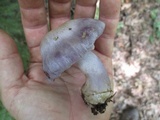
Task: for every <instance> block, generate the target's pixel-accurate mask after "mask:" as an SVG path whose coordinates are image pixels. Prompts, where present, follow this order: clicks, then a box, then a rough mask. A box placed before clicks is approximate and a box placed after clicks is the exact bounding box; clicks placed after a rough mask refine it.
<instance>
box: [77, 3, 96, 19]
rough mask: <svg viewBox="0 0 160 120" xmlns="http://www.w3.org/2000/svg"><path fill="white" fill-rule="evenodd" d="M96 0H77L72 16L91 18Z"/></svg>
mask: <svg viewBox="0 0 160 120" xmlns="http://www.w3.org/2000/svg"><path fill="white" fill-rule="evenodd" d="M96 2H97V0H77V1H76V7H75V14H74V18H93V17H94V14H95V10H96Z"/></svg>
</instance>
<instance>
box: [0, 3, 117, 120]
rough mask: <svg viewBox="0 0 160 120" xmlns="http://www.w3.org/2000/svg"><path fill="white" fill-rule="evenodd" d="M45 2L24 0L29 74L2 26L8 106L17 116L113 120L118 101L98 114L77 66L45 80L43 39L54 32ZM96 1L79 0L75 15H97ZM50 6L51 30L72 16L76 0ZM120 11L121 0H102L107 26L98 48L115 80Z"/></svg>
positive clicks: (2, 83) (0, 62) (0, 80)
mask: <svg viewBox="0 0 160 120" xmlns="http://www.w3.org/2000/svg"><path fill="white" fill-rule="evenodd" d="M43 1H44V0H37V1H33V0H27V1H26V0H19V5H20V11H21V15H22V24H23V28H24V33H25V37H26V41H27V45H28V48H29V51H30V55H31V58H30V61H31V63H30V66H29V70H28V73H27V75H26V74H24V69H23V64H22V60H21V58H20V56H19V53H18V50H17V47H16V45H15V43H14V41H13V40H12V38H11V37H9V36H8V35H7V34H6V33H5V32H3V31H2V30H0V95H1V96H0V98H1V100H2V102H3V104H4V106H5V107H6V109H7V110H8V111H9V112H10V113H11V115H12V116H13V117H14V118H15V119H16V120H108V119H109V116H110V113H111V110H112V105H111V104H112V103H110V104H109V105H108V106H107V108H106V112H105V113H104V114H100V115H97V116H94V115H93V114H92V113H91V111H90V108H88V107H87V105H86V104H85V103H84V102H83V100H82V97H81V93H80V89H81V86H82V85H83V84H84V83H85V80H86V78H85V75H84V74H83V73H82V72H81V71H80V70H79V69H77V67H74V66H73V67H71V68H70V69H68V70H67V71H66V72H64V73H63V74H62V77H61V78H58V79H57V80H56V81H55V82H54V83H53V84H48V83H47V82H45V80H44V79H45V74H44V72H43V70H42V63H41V55H40V43H41V40H42V38H43V37H44V35H45V34H46V33H47V32H48V22H47V13H46V11H45V7H44V3H43ZM95 3H96V0H92V1H89V0H88V1H86V0H77V5H76V9H75V16H74V18H85V17H86V18H92V17H93V16H94V12H95ZM62 6H63V7H62ZM49 8H50V9H49V11H50V14H49V19H50V27H51V29H55V28H57V27H58V26H59V25H61V24H62V23H64V22H65V21H68V20H69V19H70V15H69V13H70V0H50V1H49ZM62 8H63V9H62ZM119 10H120V0H114V1H113V0H101V3H100V20H101V21H103V22H105V23H106V25H107V27H106V29H105V31H104V33H103V35H102V36H101V37H100V38H99V39H98V40H97V41H96V43H95V50H94V52H95V53H96V55H97V56H98V57H99V58H100V59H101V60H102V62H103V64H104V66H105V67H106V69H107V72H108V74H109V76H110V78H111V79H112V76H113V74H112V61H111V60H112V58H111V57H112V48H113V41H114V35H115V31H116V26H117V23H118V19H119Z"/></svg>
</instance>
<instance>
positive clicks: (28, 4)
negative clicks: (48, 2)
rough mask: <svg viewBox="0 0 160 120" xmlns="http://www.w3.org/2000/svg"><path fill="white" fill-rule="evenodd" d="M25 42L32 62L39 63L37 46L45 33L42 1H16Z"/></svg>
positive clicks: (45, 18) (45, 20)
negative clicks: (18, 6)
mask: <svg viewBox="0 0 160 120" xmlns="http://www.w3.org/2000/svg"><path fill="white" fill-rule="evenodd" d="M18 1H19V5H20V11H21V18H22V24H23V28H24V33H25V37H26V41H27V44H28V47H29V50H30V53H31V60H32V61H39V60H40V59H41V58H40V52H39V45H40V42H41V40H42V38H43V36H44V35H45V34H46V33H47V31H48V28H47V15H46V11H45V3H44V0H36V1H35V0H18Z"/></svg>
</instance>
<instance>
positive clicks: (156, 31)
mask: <svg viewBox="0 0 160 120" xmlns="http://www.w3.org/2000/svg"><path fill="white" fill-rule="evenodd" d="M159 14H160V11H159V9H153V10H151V12H150V15H151V19H152V27H153V32H152V34H151V36H150V38H149V41H150V42H151V43H153V42H154V40H155V39H158V40H159V39H160V15H159Z"/></svg>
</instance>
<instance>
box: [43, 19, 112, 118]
mask: <svg viewBox="0 0 160 120" xmlns="http://www.w3.org/2000/svg"><path fill="white" fill-rule="evenodd" d="M104 29H105V24H104V23H103V22H101V21H99V20H95V19H91V18H81V19H75V20H70V21H68V22H66V23H65V24H63V25H62V26H60V27H59V28H58V29H56V30H53V31H50V32H49V33H48V34H47V35H46V36H45V37H44V40H43V41H42V43H41V55H42V62H43V70H44V72H45V73H46V75H47V77H48V79H49V80H54V79H55V78H58V77H60V76H61V73H62V72H64V71H65V70H67V69H69V68H70V67H71V66H72V65H73V64H75V63H77V64H78V66H79V68H80V70H81V71H82V72H83V73H84V74H85V75H86V78H87V80H86V83H85V84H84V85H83V87H82V90H81V91H82V97H83V100H84V101H85V103H86V104H87V105H89V106H90V107H91V110H92V113H93V114H95V115H96V114H98V113H104V112H105V109H106V106H107V102H110V101H111V98H112V96H113V92H112V89H111V82H110V79H109V77H108V74H107V71H106V69H105V67H104V66H103V64H102V62H101V60H100V59H99V58H98V57H97V56H96V55H95V54H94V53H93V52H92V51H91V50H92V49H93V48H94V43H95V41H96V39H97V38H98V37H99V36H100V35H101V34H102V33H103V31H104Z"/></svg>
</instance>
